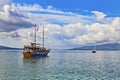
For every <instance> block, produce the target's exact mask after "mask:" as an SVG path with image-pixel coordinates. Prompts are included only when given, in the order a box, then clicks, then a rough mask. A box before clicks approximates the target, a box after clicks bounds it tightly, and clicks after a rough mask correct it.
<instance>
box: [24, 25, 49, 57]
mask: <svg viewBox="0 0 120 80" xmlns="http://www.w3.org/2000/svg"><path fill="white" fill-rule="evenodd" d="M37 30H38V28H36V26H35V31H34V32H35V33H34V42H33V43H31V44H30V45H24V50H23V56H24V57H25V58H30V57H37V56H39V57H45V56H47V55H48V53H49V52H50V49H47V48H46V47H44V26H43V39H42V43H43V44H42V46H40V44H39V43H36V32H37Z"/></svg>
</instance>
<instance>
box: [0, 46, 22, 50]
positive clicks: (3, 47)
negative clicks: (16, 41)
mask: <svg viewBox="0 0 120 80" xmlns="http://www.w3.org/2000/svg"><path fill="white" fill-rule="evenodd" d="M0 50H21V48H12V47H6V46H1V45H0Z"/></svg>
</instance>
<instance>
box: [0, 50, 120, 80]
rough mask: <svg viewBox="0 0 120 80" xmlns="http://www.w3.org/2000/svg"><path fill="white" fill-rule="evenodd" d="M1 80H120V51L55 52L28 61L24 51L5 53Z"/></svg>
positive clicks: (0, 64) (0, 63)
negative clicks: (23, 53)
mask: <svg viewBox="0 0 120 80" xmlns="http://www.w3.org/2000/svg"><path fill="white" fill-rule="evenodd" d="M0 80H120V51H97V53H92V52H91V51H81V50H51V52H50V53H49V55H48V56H47V57H35V58H24V57H23V55H22V51H21V50H1V51H0Z"/></svg>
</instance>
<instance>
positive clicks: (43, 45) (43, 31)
mask: <svg viewBox="0 0 120 80" xmlns="http://www.w3.org/2000/svg"><path fill="white" fill-rule="evenodd" d="M42 47H44V26H43V45H42Z"/></svg>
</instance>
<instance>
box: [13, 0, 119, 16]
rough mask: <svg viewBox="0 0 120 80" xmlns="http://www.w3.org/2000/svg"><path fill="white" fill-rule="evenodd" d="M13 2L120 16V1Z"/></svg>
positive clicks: (81, 12)
mask: <svg viewBox="0 0 120 80" xmlns="http://www.w3.org/2000/svg"><path fill="white" fill-rule="evenodd" d="M13 2H15V3H20V4H23V3H26V4H40V5H41V6H43V7H47V6H48V5H51V6H54V7H55V8H57V9H60V10H63V11H72V12H76V13H80V14H86V15H87V14H90V12H91V11H94V10H97V11H101V12H104V13H106V14H108V16H120V4H119V3H120V0H13ZM87 11H88V12H87Z"/></svg>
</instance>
